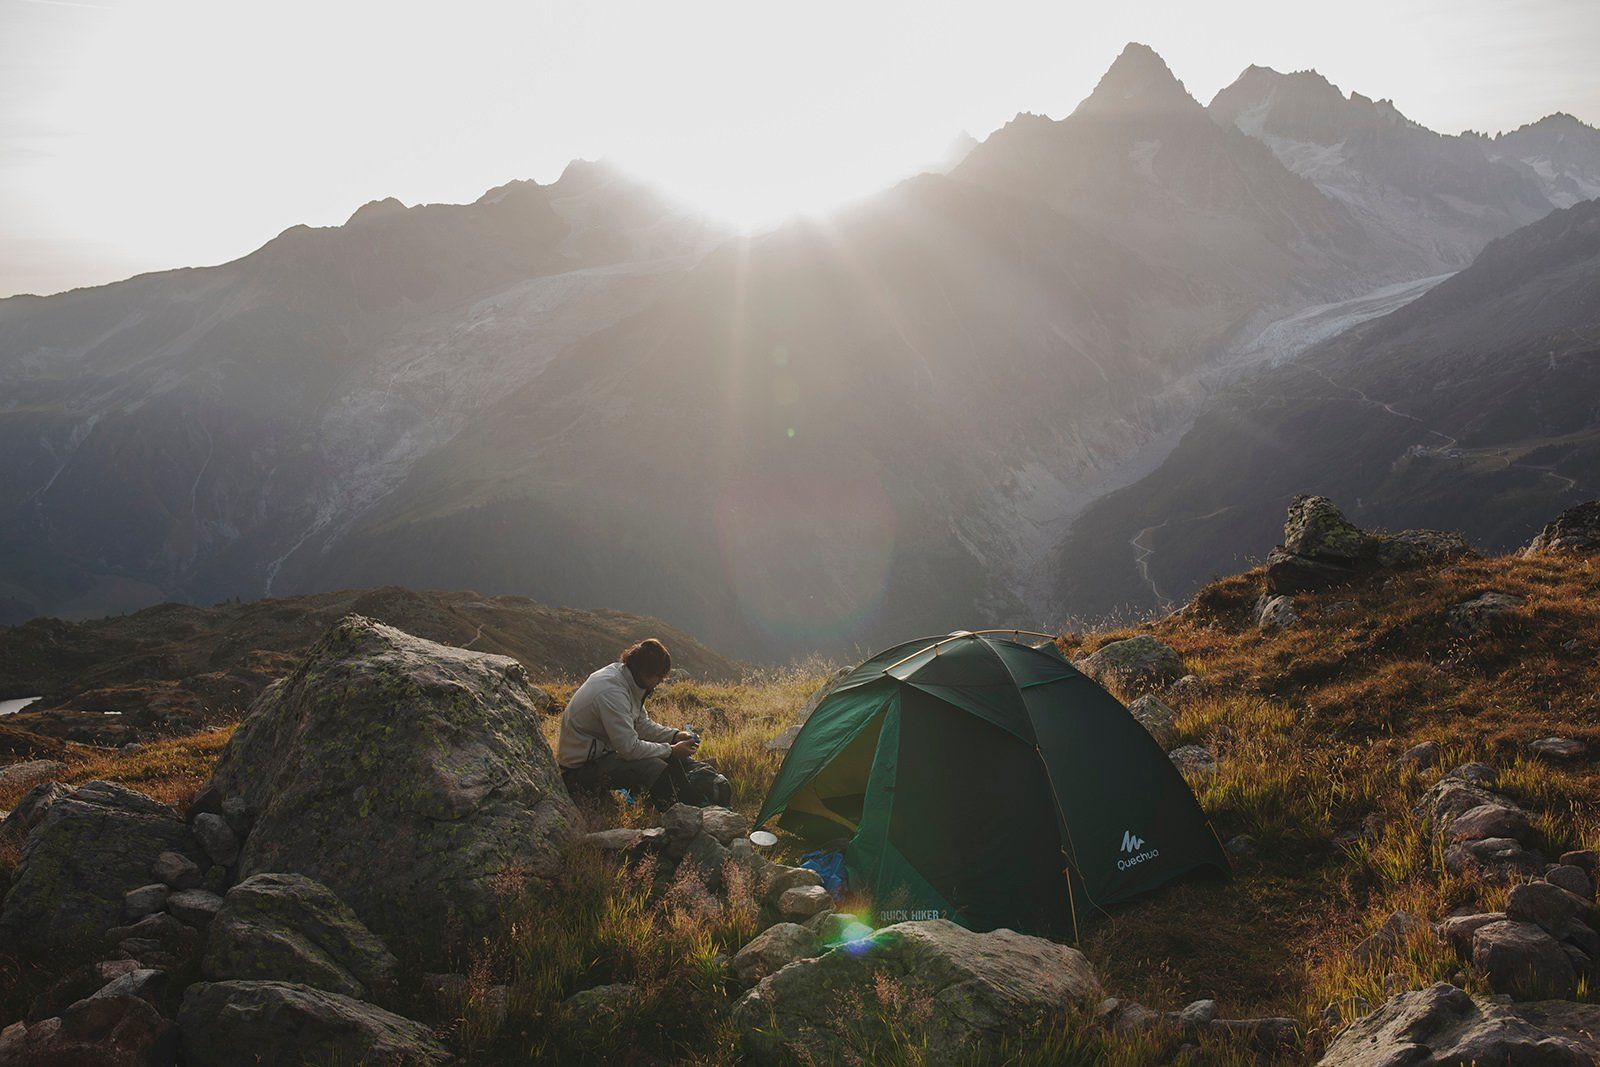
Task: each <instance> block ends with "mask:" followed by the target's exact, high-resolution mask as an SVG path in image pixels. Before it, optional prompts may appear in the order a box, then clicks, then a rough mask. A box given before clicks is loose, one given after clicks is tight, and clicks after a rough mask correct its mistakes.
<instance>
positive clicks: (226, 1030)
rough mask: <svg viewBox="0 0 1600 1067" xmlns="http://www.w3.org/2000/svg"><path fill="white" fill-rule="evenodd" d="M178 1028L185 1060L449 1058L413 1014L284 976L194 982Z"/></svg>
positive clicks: (288, 1062)
mask: <svg viewBox="0 0 1600 1067" xmlns="http://www.w3.org/2000/svg"><path fill="white" fill-rule="evenodd" d="M178 1030H179V1032H180V1034H181V1035H182V1036H181V1045H182V1049H183V1055H184V1062H185V1063H186V1064H187V1065H188V1067H232V1065H233V1064H239V1063H250V1064H255V1065H256V1067H280V1065H281V1067H300V1065H301V1064H306V1063H350V1064H355V1063H359V1064H364V1065H366V1067H428V1065H433V1064H446V1063H449V1062H450V1060H451V1057H450V1053H449V1052H447V1051H446V1050H445V1048H444V1046H443V1045H441V1044H439V1042H438V1041H437V1040H436V1039H435V1038H434V1036H433V1032H432V1031H431V1030H429V1029H428V1028H427V1027H426V1026H423V1025H422V1024H421V1023H419V1022H414V1021H412V1020H411V1019H406V1018H403V1017H401V1016H399V1015H395V1014H394V1013H393V1012H388V1011H384V1010H383V1009H382V1008H379V1007H376V1006H374V1005H372V1004H366V1003H363V1002H361V1001H359V1000H355V999H353V998H351V997H346V996H341V995H339V994H338V993H329V992H327V991H326V990H322V989H312V988H311V987H310V986H304V985H294V984H292V983H290V982H199V983H197V984H195V985H192V986H190V987H189V989H188V991H187V992H185V993H184V995H183V1007H182V1009H180V1010H179V1012H178Z"/></svg>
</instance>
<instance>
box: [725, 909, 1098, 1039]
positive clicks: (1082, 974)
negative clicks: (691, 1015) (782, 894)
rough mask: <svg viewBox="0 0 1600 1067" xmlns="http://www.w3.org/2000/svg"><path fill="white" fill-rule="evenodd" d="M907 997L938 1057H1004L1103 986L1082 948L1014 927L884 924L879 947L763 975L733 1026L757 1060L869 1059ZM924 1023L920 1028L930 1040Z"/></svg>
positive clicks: (902, 1019)
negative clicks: (1005, 1049)
mask: <svg viewBox="0 0 1600 1067" xmlns="http://www.w3.org/2000/svg"><path fill="white" fill-rule="evenodd" d="M884 996H895V997H903V998H904V999H903V1000H902V1001H901V1003H902V1004H903V1005H904V1007H903V1009H902V1010H901V1011H900V1012H899V1013H898V1017H897V1018H896V1020H895V1021H896V1024H897V1027H898V1028H899V1029H900V1030H901V1031H903V1032H905V1033H907V1034H909V1036H910V1040H912V1041H913V1042H914V1043H915V1044H916V1045H917V1046H919V1047H922V1046H925V1048H926V1050H927V1054H928V1059H929V1060H930V1061H933V1062H957V1061H960V1062H967V1061H987V1060H991V1059H995V1058H996V1057H997V1055H998V1053H999V1050H1000V1047H1001V1046H1002V1045H1009V1046H1012V1047H1015V1046H1017V1044H1018V1043H1019V1042H1021V1043H1023V1044H1026V1042H1027V1041H1028V1040H1029V1039H1030V1037H1031V1036H1032V1035H1034V1034H1037V1033H1039V1032H1041V1031H1042V1030H1046V1029H1048V1028H1050V1027H1052V1026H1054V1025H1058V1024H1059V1020H1060V1018H1061V1012H1062V1009H1063V1008H1071V1007H1077V1008H1084V1009H1088V1008H1091V1007H1093V1006H1095V1005H1097V1004H1099V1003H1100V1001H1101V999H1102V998H1103V993H1102V992H1101V989H1100V983H1099V981H1098V980H1097V978H1096V977H1095V973H1094V969H1093V968H1092V967H1091V966H1090V965H1089V962H1088V960H1086V959H1085V958H1084V956H1083V954H1082V953H1081V952H1079V951H1078V950H1076V949H1073V948H1068V947H1066V946H1065V945H1058V944H1055V943H1054V942H1051V941H1046V940H1045V939H1043V938H1038V937H1028V936H1026V935H1024V934H1018V933H1014V932H1012V931H1010V930H995V931H992V932H990V933H983V934H980V933H973V932H972V931H970V930H966V929H963V928H962V927H959V926H957V925H955V924H954V923H952V922H949V921H947V920H943V919H935V920H931V921H925V922H906V923H898V924H896V925H894V926H889V927H885V928H884V929H882V930H879V931H878V932H877V934H876V935H875V936H874V938H873V951H872V952H870V953H860V954H858V953H852V952H846V951H834V952H829V953H827V954H825V955H823V956H819V957H817V958H815V959H808V960H797V961H796V962H794V963H791V964H790V965H789V966H787V967H784V968H781V969H780V970H778V971H776V972H774V973H773V974H770V975H768V976H767V977H765V978H763V979H762V980H761V981H760V982H759V983H758V984H757V985H756V987H755V988H754V989H752V990H751V991H750V992H749V993H747V994H746V995H745V996H744V997H743V999H741V1000H740V1001H739V1003H738V1004H737V1005H736V1006H735V1008H734V1011H733V1024H734V1026H735V1028H736V1029H737V1030H738V1031H739V1033H740V1035H741V1039H742V1042H743V1045H744V1050H745V1054H746V1055H747V1056H748V1057H749V1058H750V1059H752V1060H753V1061H755V1062H778V1061H793V1060H799V1061H800V1062H803V1063H808V1062H809V1063H831V1062H837V1061H840V1060H855V1061H863V1060H870V1059H871V1058H873V1055H874V1052H875V1050H881V1049H882V1048H884V1047H887V1046H888V1043H889V1040H890V1034H889V1033H888V1031H887V1030H886V1028H885V1024H884V1021H883V1018H882V1013H880V1012H878V1011H872V1010H863V1009H864V1007H865V1005H866V1004H867V1002H869V1001H870V1002H873V1003H877V1002H879V1001H880V1000H881V998H882V997H884ZM916 1031H920V1037H921V1040H919V1035H918V1034H917V1033H916Z"/></svg>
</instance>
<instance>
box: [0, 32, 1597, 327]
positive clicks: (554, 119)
mask: <svg viewBox="0 0 1600 1067" xmlns="http://www.w3.org/2000/svg"><path fill="white" fill-rule="evenodd" d="M1129 40H1139V41H1143V42H1145V43H1147V44H1149V45H1151V46H1152V47H1154V48H1155V49H1156V51H1158V52H1160V53H1161V54H1162V56H1164V57H1165V58H1166V60H1167V62H1168V63H1169V64H1170V65H1171V67H1172V68H1173V71H1174V72H1175V73H1176V74H1177V76H1178V77H1179V78H1180V79H1182V80H1183V82H1184V83H1185V84H1186V85H1187V86H1188V88H1189V90H1190V91H1191V92H1192V93H1194V94H1195V95H1196V96H1197V97H1199V98H1200V100H1201V101H1202V102H1208V101H1209V100H1210V98H1211V96H1212V94H1214V93H1215V92H1216V91H1217V90H1218V89H1219V88H1221V87H1222V86H1223V85H1225V84H1227V83H1228V82H1230V81H1232V80H1233V78H1234V77H1236V76H1237V75H1238V73H1239V72H1240V71H1241V70H1242V69H1243V68H1244V67H1245V66H1247V65H1248V64H1250V63H1259V64H1262V65H1264V66H1270V67H1275V68H1277V69H1279V70H1296V69H1302V68H1306V67H1315V68H1316V69H1317V70H1320V71H1321V72H1322V73H1324V74H1325V75H1327V76H1328V77H1329V78H1331V79H1332V80H1333V81H1334V82H1335V83H1336V84H1338V85H1339V86H1340V87H1341V88H1343V89H1344V90H1345V91H1347V92H1348V91H1350V90H1352V89H1355V90H1358V91H1360V92H1363V93H1366V94H1367V95H1369V96H1375V97H1392V98H1393V99H1394V100H1395V102H1396V104H1397V105H1398V106H1399V108H1400V109H1401V110H1402V111H1404V112H1405V113H1406V114H1408V115H1410V116H1411V117H1412V118H1414V119H1416V120H1418V121H1420V122H1422V123H1424V124H1426V125H1428V126H1431V127H1433V128H1435V129H1438V130H1443V131H1446V132H1452V133H1453V132H1457V131H1459V130H1461V129H1463V128H1466V127H1471V128H1474V129H1487V130H1490V131H1495V130H1500V129H1509V128H1513V127H1515V126H1518V125H1521V124H1522V123H1524V122H1530V121H1532V120H1534V119H1537V118H1539V117H1541V116H1543V115H1545V114H1547V113H1549V112H1551V111H1556V110H1564V111H1569V112H1572V113H1573V114H1576V115H1577V116H1578V117H1579V118H1581V119H1583V120H1584V121H1586V122H1589V123H1591V124H1600V74H1597V69H1600V64H1597V62H1596V56H1597V55H1600V0H1345V2H1343V3H1338V4H1327V3H1316V4H1310V3H1301V2H1294V0H1270V2H1267V0H1261V2H1257V0H1242V2H1231V3H1230V2H1227V0H1213V2H1211V3H1196V2H1194V0H1172V2H1167V0H1142V2H1138V3H1129V4H1113V3H1107V2H1105V0H1100V2H1097V3H1093V4H1080V3H1070V2H1055V3H1009V2H997V0H986V2H984V3H981V4H980V3H972V4H961V5H957V4H953V3H929V2H927V0H923V2H920V3H871V2H866V0H854V2H851V3H834V2H830V0H809V2H806V3H789V4H777V3H767V2H763V0H740V2H737V3H691V2H685V0H638V2H621V0H618V2H609V0H579V2H576V3H547V2H540V0H521V2H503V3H498V2H497V3H488V2H473V0H455V2H452V3H429V4H421V3H417V4H412V3H405V2H402V0H385V2H381V3H376V2H365V0H361V2H352V0H317V2H314V3H308V2H303V0H275V2H273V3H252V2H247V0H205V2H190V0H0V295H4V294H8V293H14V292H53V291H57V290H60V289H64V288H69V287H71V286H74V285H85V284H94V283H99V282H104V281H109V280H113V279H116V278H121V277H125V276H127V275H128V274H131V273H135V272H138V271H141V270H150V269H156V268H162V267H171V266H185V265H200V264H207V263H216V262H221V261H224V260H227V259H232V258H234V257H236V256H239V255H242V254H244V253H246V252H248V251H250V250H251V249H253V248H255V247H257V246H259V245H260V244H261V243H263V242H264V241H266V240H268V239H269V238H271V237H272V236H273V235H275V234H277V233H278V232H280V231H281V230H283V229H285V228H286V227H288V226H291V225H294V224H295V223H300V222H306V223H310V224H312V225H329V224H334V223H339V222H342V221H344V219H345V218H346V217H348V216H349V214H350V213H351V212H352V211H353V210H354V209H355V208H357V207H359V206H360V205H361V204H362V203H364V202H365V201H367V200H371V199H376V198H380V197H384V196H397V197H399V198H400V199H402V200H404V201H405V202H407V203H416V202H419V201H422V202H428V201H463V200H472V199H476V198H477V196H478V195H479V194H480V193H482V192H483V191H484V190H485V189H487V188H489V187H490V186H493V185H497V184H500V183H501V182H504V181H506V180H508V179H511V178H518V177H532V178H535V179H538V180H539V181H541V182H547V181H551V180H554V179H555V178H556V177H557V176H558V175H559V174H560V172H561V169H562V167H563V166H564V165H565V163H566V162H567V161H568V160H569V159H571V158H573V157H590V158H594V157H608V158H610V159H613V160H615V161H616V162H618V163H620V164H621V165H623V166H624V167H626V168H628V169H629V170H631V171H633V172H634V173H636V174H638V175H639V176H641V177H644V178H647V179H651V180H654V181H656V182H658V183H660V184H661V185H663V186H664V187H666V188H668V189H669V190H671V191H673V192H675V193H677V194H679V195H680V196H682V197H683V198H685V199H687V200H689V201H690V202H692V203H695V204H698V205H701V206H703V207H705V208H706V209H708V210H711V211H714V212H718V213H720V214H723V215H725V216H727V217H730V218H733V219H736V220H739V221H744V222H753V221H760V220H765V219H771V218H773V217H775V216H778V215H781V214H782V213H784V212H786V211H788V210H791V209H806V208H812V207H818V206H825V205H827V204H828V203H830V202H835V201H837V200H839V199H841V198H845V197H849V196H852V195H856V194H859V193H864V192H868V191H870V190H872V189H874V188H876V187H879V186H881V185H884V184H886V183H888V182H890V181H892V180H894V179H895V178H896V177H898V176H900V175H902V174H905V173H909V172H912V171H915V170H917V169H920V167H921V165H922V164H924V163H926V162H928V161H930V160H933V159H936V158H938V157H939V156H940V155H942V153H943V151H944V148H945V146H946V145H947V144H948V143H949V142H950V140H951V139H952V138H953V137H954V135H955V134H956V133H957V132H958V131H960V130H962V129H966V130H969V131H971V132H972V133H973V134H974V135H976V136H978V137H979V138H982V137H983V136H985V135H986V134H988V133H989V132H990V131H992V130H993V129H995V128H996V127H998V126H1000V125H1001V124H1003V123H1004V122H1005V121H1006V120H1007V119H1009V118H1010V117H1011V116H1012V115H1014V114H1015V113H1016V112H1018V111H1037V112H1043V113H1045V114H1048V115H1051V116H1054V117H1060V116H1062V115H1065V114H1066V113H1067V112H1069V111H1071V110H1072V108H1073V106H1074V105H1075V104H1076V103H1077V102H1078V101H1079V100H1080V99H1082V98H1083V96H1084V95H1086V94H1087V93H1088V92H1089V91H1090V90H1091V89H1092V88H1093V87H1094V84H1095V82H1096V80H1098V78H1099V76H1100V74H1101V73H1102V72H1103V71H1104V70H1105V68H1106V66H1107V65H1108V64H1110V62H1111V61H1112V59H1113V58H1114V57H1115V56H1116V54H1117V53H1118V52H1119V51H1120V50H1121V48H1122V46H1123V44H1124V43H1126V42H1127V41H1129Z"/></svg>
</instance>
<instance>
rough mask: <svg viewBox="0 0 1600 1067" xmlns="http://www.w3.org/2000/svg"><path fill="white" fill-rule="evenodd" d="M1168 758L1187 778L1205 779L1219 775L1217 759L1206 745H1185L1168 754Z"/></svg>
mask: <svg viewBox="0 0 1600 1067" xmlns="http://www.w3.org/2000/svg"><path fill="white" fill-rule="evenodd" d="M1167 758H1168V759H1170V760H1172V762H1173V765H1174V766H1176V767H1177V768H1178V770H1180V771H1182V772H1183V774H1184V777H1186V778H1204V777H1206V776H1207V775H1212V774H1215V773H1217V757H1216V756H1214V755H1212V754H1211V750H1210V749H1209V748H1206V747H1205V746H1204V745H1184V746H1183V747H1182V748H1175V749H1173V750H1172V751H1171V752H1168V753H1167Z"/></svg>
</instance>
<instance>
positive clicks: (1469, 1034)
mask: <svg viewBox="0 0 1600 1067" xmlns="http://www.w3.org/2000/svg"><path fill="white" fill-rule="evenodd" d="M1597 1062H1600V1006H1597V1005H1594V1004H1574V1003H1570V1002H1568V1001H1556V1000H1546V1001H1539V1002H1536V1003H1528V1004H1508V1003H1504V1002H1500V1001H1497V1000H1474V999H1473V998H1472V997H1470V996H1468V995H1467V994H1466V993H1465V992H1463V991H1462V990H1460V989H1457V988H1456V987H1455V986H1453V985H1446V984H1445V983H1443V982H1441V983H1439V984H1438V985H1434V986H1430V987H1429V988H1427V989H1419V990H1415V991H1413V992H1409V993H1401V994H1399V995H1397V996H1394V997H1390V998H1389V1000H1388V1001H1387V1002H1386V1003H1385V1004H1384V1005H1383V1006H1382V1007H1380V1008H1379V1009H1378V1010H1377V1011H1375V1012H1373V1013H1371V1014H1370V1015H1366V1016H1364V1017H1362V1018H1360V1019H1357V1020H1356V1021H1355V1022H1353V1023H1351V1024H1350V1025H1349V1026H1347V1027H1346V1028H1345V1029H1344V1030H1343V1031H1341V1032H1340V1034H1339V1036H1338V1037H1337V1038H1336V1039H1335V1040H1334V1042H1333V1043H1332V1044H1331V1045H1329V1046H1328V1052H1327V1054H1326V1055H1325V1056H1323V1058H1322V1060H1321V1061H1320V1065H1321V1067H1402V1065H1405V1067H1411V1065H1415V1067H1421V1065H1423V1064H1483V1065H1485V1067H1487V1065H1489V1064H1530V1065H1533V1064H1538V1065H1542V1067H1568V1065H1570V1067H1580V1065H1583V1067H1587V1065H1592V1064H1594V1063H1597Z"/></svg>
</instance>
